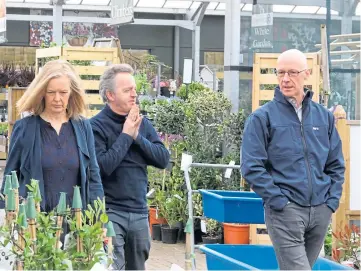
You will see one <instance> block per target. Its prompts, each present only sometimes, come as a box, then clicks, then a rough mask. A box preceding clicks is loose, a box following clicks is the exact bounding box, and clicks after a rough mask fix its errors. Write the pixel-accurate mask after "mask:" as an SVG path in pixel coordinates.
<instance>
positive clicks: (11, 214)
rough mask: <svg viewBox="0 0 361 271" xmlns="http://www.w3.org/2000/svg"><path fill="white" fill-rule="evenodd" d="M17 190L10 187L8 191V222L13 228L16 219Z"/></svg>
mask: <svg viewBox="0 0 361 271" xmlns="http://www.w3.org/2000/svg"><path fill="white" fill-rule="evenodd" d="M14 194H15V192H14V189H10V190H9V191H8V193H7V202H6V224H7V225H8V227H9V228H10V229H11V226H12V224H13V221H14V220H15V219H16V211H15V196H14Z"/></svg>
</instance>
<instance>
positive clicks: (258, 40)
mask: <svg viewBox="0 0 361 271" xmlns="http://www.w3.org/2000/svg"><path fill="white" fill-rule="evenodd" d="M251 27H252V34H251V44H250V47H251V49H266V48H273V11H272V5H254V6H253V9H252V22H251Z"/></svg>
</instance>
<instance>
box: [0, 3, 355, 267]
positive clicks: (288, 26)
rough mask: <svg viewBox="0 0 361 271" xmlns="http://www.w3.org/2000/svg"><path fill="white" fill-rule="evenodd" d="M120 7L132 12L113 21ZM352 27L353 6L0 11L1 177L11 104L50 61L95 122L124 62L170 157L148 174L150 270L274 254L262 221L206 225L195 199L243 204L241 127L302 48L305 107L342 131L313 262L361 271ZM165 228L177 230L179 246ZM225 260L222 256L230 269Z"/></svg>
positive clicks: (46, 6)
mask: <svg viewBox="0 0 361 271" xmlns="http://www.w3.org/2000/svg"><path fill="white" fill-rule="evenodd" d="M115 2H116V3H118V5H124V6H123V7H126V8H127V11H123V12H122V13H119V14H117V13H116V12H112V8H113V6H114V5H115V4H114V3H115ZM129 10H130V11H131V12H129ZM360 15H361V3H360V0H302V1H300V0H195V1H193V0H114V1H113V0H7V1H5V0H0V90H1V92H0V121H1V123H0V127H1V129H0V159H1V160H0V163H1V168H2V169H1V170H3V167H4V165H5V164H6V159H7V155H8V146H9V142H10V141H11V132H12V129H13V125H14V123H15V121H16V120H18V119H20V118H21V116H20V114H19V112H18V109H17V108H16V102H17V101H18V100H19V99H20V97H21V96H22V94H23V93H24V91H25V89H26V87H28V86H29V84H30V83H31V82H32V80H33V79H34V77H35V75H36V74H37V73H38V72H39V70H40V69H41V68H42V66H44V64H45V63H46V62H47V61H49V60H51V59H56V58H60V59H65V60H68V61H69V62H70V63H72V64H73V65H74V66H75V68H76V71H77V72H78V73H79V75H80V76H81V79H82V82H83V87H84V89H85V90H86V93H87V94H86V99H87V103H88V106H89V110H88V112H87V117H89V118H90V117H92V116H94V115H96V114H97V113H98V112H99V111H100V110H101V109H102V108H103V106H104V103H103V101H102V99H101V97H100V96H99V92H98V90H99V78H100V75H102V73H103V72H104V70H105V69H106V67H107V66H109V65H111V64H115V63H128V64H130V65H131V66H132V67H133V68H134V70H135V79H136V84H137V94H138V99H139V106H140V109H141V112H142V114H143V115H145V116H147V118H149V119H150V120H151V121H152V123H153V125H154V127H155V128H156V130H157V132H158V134H159V136H160V138H161V139H162V141H163V143H164V144H165V145H166V147H167V148H168V149H169V151H170V153H171V162H170V164H169V166H168V168H167V169H165V170H160V169H156V168H154V167H148V179H149V184H148V203H149V225H150V230H151V234H152V248H151V257H150V259H149V260H148V262H147V269H149V270H156V269H158V270H159V269H170V268H171V266H172V264H175V265H176V266H178V267H179V268H183V269H207V268H208V269H214V267H212V266H210V265H212V263H213V262H212V261H211V260H210V258H211V257H212V255H211V252H210V251H209V250H207V249H205V250H200V249H199V248H200V246H202V245H203V244H210V243H217V244H220V245H222V244H225V245H231V244H251V245H270V244H271V241H270V238H269V236H268V233H267V228H266V226H265V224H264V223H263V222H262V219H260V220H257V219H256V220H255V221H253V222H252V221H250V222H248V223H245V222H234V221H225V220H226V219H225V218H224V217H223V218H220V219H218V218H219V217H221V215H219V216H218V215H215V214H214V213H212V212H210V213H206V210H204V208H206V205H207V202H205V199H206V196H207V195H208V194H207V193H204V192H202V189H207V190H223V191H250V188H249V185H248V184H247V182H245V180H244V179H243V178H242V175H241V172H240V170H238V168H237V165H240V148H241V145H242V133H243V129H244V123H245V120H246V118H247V116H248V115H249V114H250V113H251V112H252V111H254V110H256V109H257V108H259V107H260V106H262V105H263V104H264V103H266V102H267V101H269V100H271V99H273V95H274V88H275V86H276V85H277V78H276V75H275V68H276V61H277V57H278V56H279V55H280V53H282V52H284V51H286V50H288V49H298V50H300V51H302V52H304V53H305V54H306V56H307V63H308V68H310V69H311V70H312V73H311V76H310V78H309V80H308V82H307V83H308V87H309V88H310V89H312V91H313V92H314V93H315V95H314V97H313V100H314V101H316V102H318V103H320V104H323V105H324V106H326V107H327V108H328V109H329V110H332V112H333V114H334V115H335V118H336V119H337V123H336V126H337V129H338V131H339V134H340V137H341V140H342V144H343V145H342V148H343V155H344V157H345V162H346V172H345V183H344V187H343V194H342V197H341V201H340V207H339V209H338V210H337V212H335V213H334V214H333V216H332V223H331V224H330V227H329V231H328V233H327V236H326V239H325V243H324V248H323V251H322V255H321V257H323V258H326V259H328V260H330V261H331V262H335V263H338V264H340V266H341V265H342V266H345V265H347V264H348V265H349V266H350V261H351V265H352V267H353V268H357V269H359V268H360V244H359V243H360V229H359V227H360V205H361V201H360V196H359V195H360V179H359V178H360V176H361V167H360V163H361V156H360V151H359V150H360V147H361V146H360V140H359V138H360V137H361V128H360V125H361V123H360V111H361V109H360V104H361V97H360V96H361V95H360V83H361V82H360V45H361V43H360V36H361V34H360V33H361V24H360ZM190 97H191V99H190ZM192 163H196V164H192ZM209 164H211V165H214V167H211V166H209ZM207 165H208V166H207ZM217 165H218V167H217ZM219 165H224V166H223V167H222V166H219ZM226 165H231V166H230V168H228V169H227V168H226ZM232 166H233V167H232ZM2 173H3V172H2V171H1V174H2ZM214 204H216V203H214ZM219 204H226V203H225V202H222V203H219ZM208 207H209V206H207V208H208ZM222 208H225V209H226V208H227V206H226V205H225V206H223V205H222V207H218V206H215V205H214V206H213V209H214V210H219V212H225V210H224V209H223V211H221V210H222ZM214 212H215V211H214ZM261 217H263V213H261ZM190 221H191V222H192V223H191V225H189V222H190ZM187 222H188V224H187ZM162 225H171V228H172V229H173V231H172V232H174V233H173V235H166V234H165V231H164V233H163V230H162ZM353 225H354V226H353ZM351 231H356V232H351ZM345 235H348V237H349V238H348V241H347V242H346V241H345V240H344V239H343V238H341V236H345ZM351 235H352V236H351ZM0 250H1V249H0ZM230 251H231V249H229V250H228V247H227V249H225V250H224V251H220V252H218V253H220V254H222V253H224V254H227V253H229V254H227V255H228V258H227V257H226V258H227V259H228V260H230V259H231V260H232V257H236V256H234V253H233V254H232V252H230ZM340 251H341V252H340ZM164 255H168V256H169V257H170V260H167V259H165V258H166V257H164ZM355 255H356V256H355ZM357 255H358V256H357ZM213 256H214V255H213ZM1 257H2V256H1ZM212 259H213V258H212ZM227 259H225V261H227ZM267 260H269V261H271V260H270V259H267ZM234 261H236V262H237V260H234ZM239 261H240V260H239ZM211 262H212V263H211ZM213 264H214V263H213ZM0 266H1V264H0ZM235 266H237V265H235ZM221 267H222V265H217V268H221ZM330 268H331V267H330ZM224 269H227V267H226V266H224ZM264 269H267V265H264ZM335 269H337V266H336V267H335Z"/></svg>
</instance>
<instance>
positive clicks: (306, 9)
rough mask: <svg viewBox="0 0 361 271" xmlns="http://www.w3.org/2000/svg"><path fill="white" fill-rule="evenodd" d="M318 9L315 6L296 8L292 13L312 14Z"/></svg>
mask: <svg viewBox="0 0 361 271" xmlns="http://www.w3.org/2000/svg"><path fill="white" fill-rule="evenodd" d="M319 8H320V7H317V6H296V7H295V9H294V10H293V11H292V13H309V14H314V13H316V12H317V10H318V9H319Z"/></svg>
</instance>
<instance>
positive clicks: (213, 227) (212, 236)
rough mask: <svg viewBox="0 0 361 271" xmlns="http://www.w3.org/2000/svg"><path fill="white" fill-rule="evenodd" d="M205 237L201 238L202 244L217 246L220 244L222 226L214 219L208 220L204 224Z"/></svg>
mask: <svg viewBox="0 0 361 271" xmlns="http://www.w3.org/2000/svg"><path fill="white" fill-rule="evenodd" d="M205 223H206V235H204V236H202V240H203V243H204V244H217V243H220V242H221V239H222V237H221V235H222V226H221V223H219V222H218V221H216V220H214V219H208V220H207V221H206V222H205Z"/></svg>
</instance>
